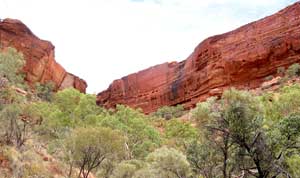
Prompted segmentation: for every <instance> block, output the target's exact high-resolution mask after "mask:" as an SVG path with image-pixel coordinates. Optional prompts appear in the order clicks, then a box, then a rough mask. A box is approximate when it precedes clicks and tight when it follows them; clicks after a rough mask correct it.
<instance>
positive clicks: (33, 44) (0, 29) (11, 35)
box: [0, 19, 87, 92]
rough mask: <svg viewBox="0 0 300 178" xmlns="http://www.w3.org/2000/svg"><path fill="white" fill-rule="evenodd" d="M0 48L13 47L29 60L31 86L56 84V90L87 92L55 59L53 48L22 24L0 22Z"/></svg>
mask: <svg viewBox="0 0 300 178" xmlns="http://www.w3.org/2000/svg"><path fill="white" fill-rule="evenodd" d="M0 46H1V48H6V47H14V48H16V49H17V50H18V51H19V52H22V53H23V55H24V58H25V60H26V65H25V67H24V72H25V74H26V81H28V82H29V84H34V83H36V82H41V83H45V82H48V81H53V82H54V83H55V85H56V89H63V88H68V87H74V88H76V89H78V90H79V91H81V92H85V90H86V87H87V84H86V82H85V81H84V80H82V79H80V78H78V77H76V76H74V75H72V74H70V73H68V72H67V71H66V70H65V69H64V68H63V67H62V66H61V65H60V64H58V63H57V62H56V61H55V58H54V46H53V45H52V44H51V43H50V42H48V41H44V40H41V39H39V38H38V37H36V36H35V35H34V34H33V33H32V32H31V31H30V29H29V28H28V27H26V26H25V25H24V24H23V23H22V22H21V21H19V20H13V19H5V20H3V21H1V22H0Z"/></svg>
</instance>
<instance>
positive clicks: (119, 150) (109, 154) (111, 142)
mask: <svg viewBox="0 0 300 178" xmlns="http://www.w3.org/2000/svg"><path fill="white" fill-rule="evenodd" d="M124 145H125V138H124V137H123V136H122V135H120V133H119V132H117V131H114V130H112V129H109V128H77V129H75V130H74V131H73V132H72V134H71V136H70V137H69V138H67V141H66V148H67V150H69V153H70V156H71V157H72V160H73V162H71V165H70V167H72V165H73V163H74V164H75V165H76V166H78V167H79V169H80V172H79V175H78V177H80V176H81V175H82V176H83V177H84V178H87V177H88V175H89V174H90V172H91V171H92V170H94V169H96V168H98V167H99V166H101V164H102V163H103V161H105V160H118V159H122V158H124V154H125V148H124Z"/></svg>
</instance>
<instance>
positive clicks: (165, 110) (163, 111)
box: [152, 105, 184, 119]
mask: <svg viewBox="0 0 300 178" xmlns="http://www.w3.org/2000/svg"><path fill="white" fill-rule="evenodd" d="M183 114H184V108H183V106H182V105H177V106H163V107H161V108H159V109H158V110H157V111H156V112H154V113H153V114H152V115H153V116H154V117H158V118H165V119H172V118H178V117H181V116H182V115H183Z"/></svg>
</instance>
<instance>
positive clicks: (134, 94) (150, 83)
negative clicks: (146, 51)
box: [97, 2, 300, 113]
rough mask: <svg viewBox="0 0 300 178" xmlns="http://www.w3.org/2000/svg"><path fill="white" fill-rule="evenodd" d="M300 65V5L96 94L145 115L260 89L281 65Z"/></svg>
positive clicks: (218, 37)
mask: <svg viewBox="0 0 300 178" xmlns="http://www.w3.org/2000/svg"><path fill="white" fill-rule="evenodd" d="M299 61H300V2H297V3H295V4H293V5H291V6H289V7H287V8H285V9H283V10H281V11H279V12H278V13H276V14H274V15H272V16H269V17H266V18H263V19H261V20H259V21H256V22H253V23H250V24H247V25H245V26H242V27H240V28H238V29H236V30H234V31H231V32H228V33H225V34H222V35H216V36H213V37H210V38H208V39H206V40H204V41H203V42H202V43H200V44H199V45H198V46H197V47H196V48H195V50H194V52H193V53H192V54H191V55H190V56H189V57H188V58H187V59H186V60H184V61H182V62H179V63H177V62H172V63H164V64H160V65H157V66H154V67H150V68H148V69H146V70H143V71H140V72H138V73H134V74H130V75H128V76H126V77H123V78H122V79H119V80H115V81H114V82H113V83H112V84H111V85H110V86H109V88H108V89H107V90H105V91H103V92H101V93H99V94H98V95H97V104H98V105H102V106H105V107H108V108H111V107H115V105H116V104H126V105H129V106H131V107H134V108H142V109H143V111H144V112H145V113H149V112H152V111H155V110H156V109H157V108H159V107H161V106H165V105H177V104H183V105H184V106H185V107H186V108H191V107H193V106H195V104H196V103H197V102H199V101H202V100H205V99H206V98H207V97H209V96H213V95H220V94H221V93H222V92H223V91H224V89H227V88H229V87H236V88H239V89H253V88H256V87H259V86H260V85H261V83H262V81H263V79H264V78H265V77H266V76H269V75H273V74H276V71H277V68H278V67H287V66H289V65H291V64H293V63H296V62H299Z"/></svg>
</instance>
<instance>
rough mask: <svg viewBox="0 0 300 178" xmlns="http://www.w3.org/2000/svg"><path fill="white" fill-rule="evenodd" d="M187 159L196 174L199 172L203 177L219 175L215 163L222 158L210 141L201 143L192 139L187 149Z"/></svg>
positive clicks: (210, 177) (213, 177)
mask: <svg viewBox="0 0 300 178" xmlns="http://www.w3.org/2000/svg"><path fill="white" fill-rule="evenodd" d="M187 159H188V161H189V162H190V165H191V168H192V170H193V172H194V173H195V174H196V175H199V174H200V175H202V176H203V177H205V178H215V177H221V176H220V172H221V171H220V169H219V168H218V166H217V165H219V162H220V160H221V159H222V158H221V157H220V156H219V153H218V152H217V151H216V149H214V145H212V143H211V144H209V142H206V143H203V144H201V143H198V142H197V141H194V142H193V143H192V144H191V145H189V147H188V149H187Z"/></svg>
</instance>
